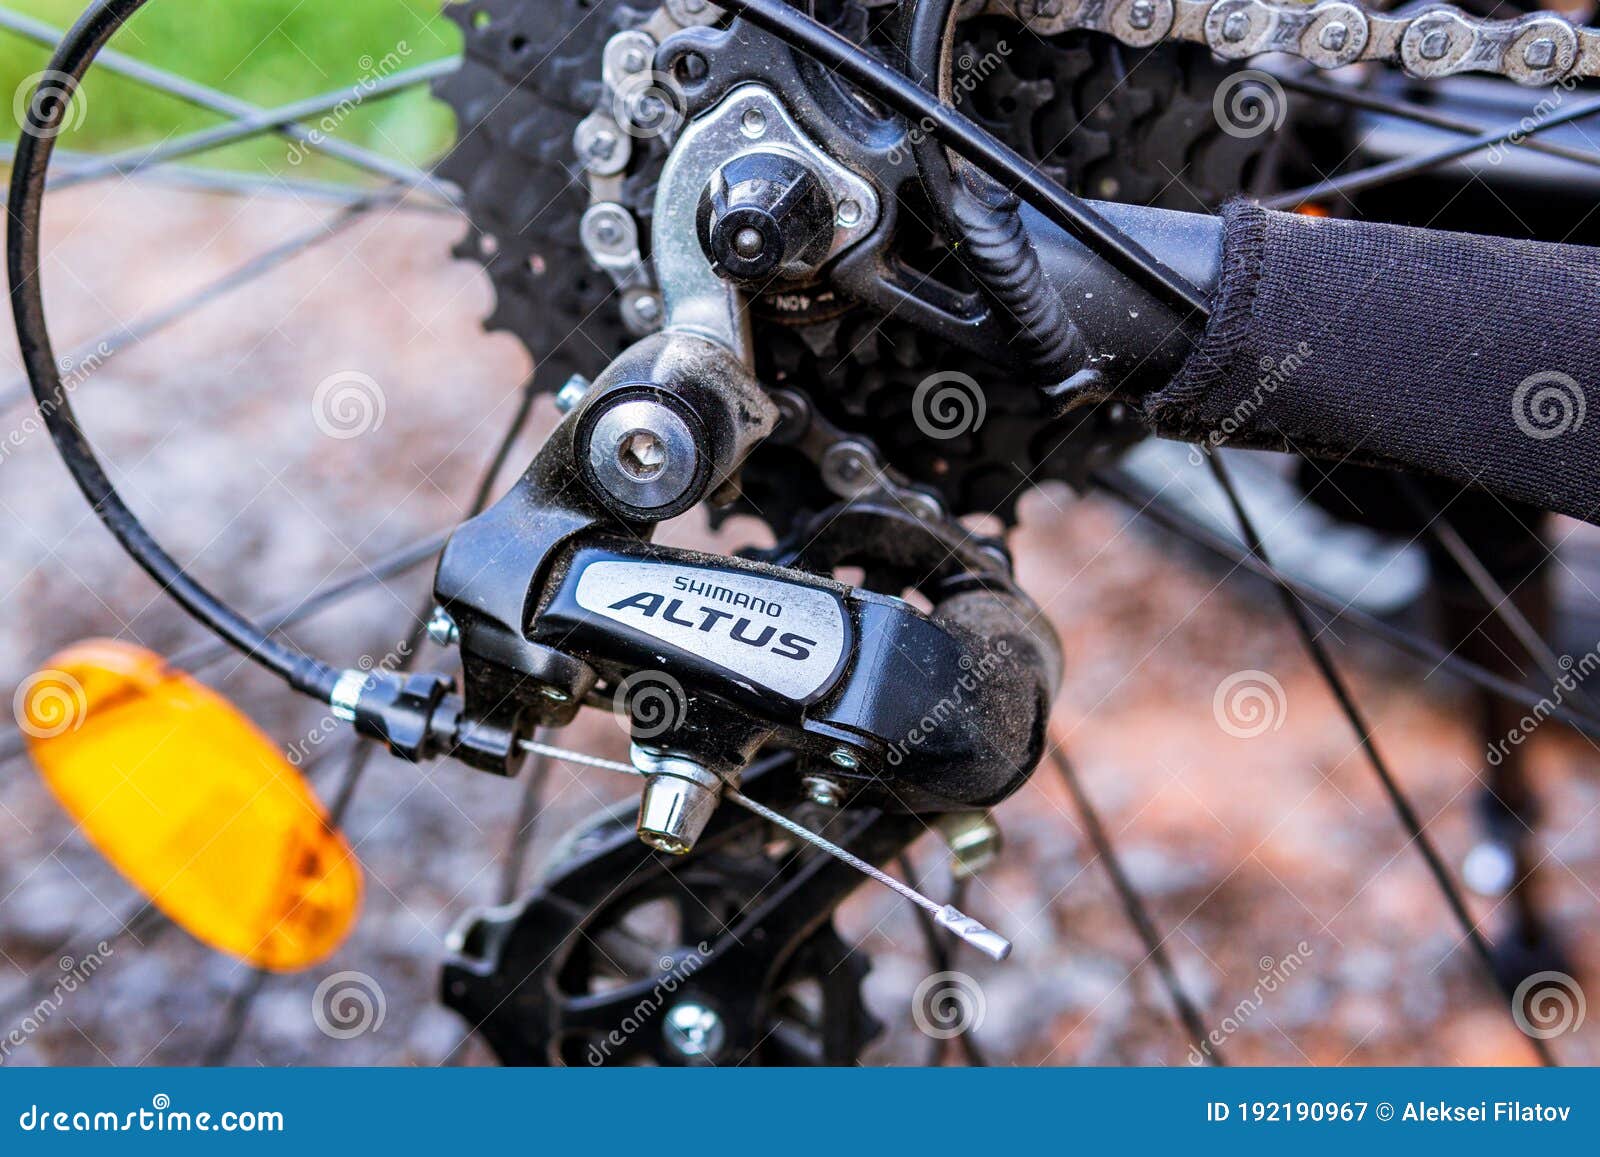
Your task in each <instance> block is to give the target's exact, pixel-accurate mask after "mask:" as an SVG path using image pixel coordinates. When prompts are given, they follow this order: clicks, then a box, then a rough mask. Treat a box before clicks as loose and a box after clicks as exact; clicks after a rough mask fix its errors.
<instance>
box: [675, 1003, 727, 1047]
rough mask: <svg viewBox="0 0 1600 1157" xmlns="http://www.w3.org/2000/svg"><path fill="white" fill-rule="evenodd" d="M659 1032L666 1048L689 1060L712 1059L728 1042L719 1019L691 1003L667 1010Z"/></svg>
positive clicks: (698, 1005)
mask: <svg viewBox="0 0 1600 1157" xmlns="http://www.w3.org/2000/svg"><path fill="white" fill-rule="evenodd" d="M662 1033H663V1035H664V1036H665V1037H666V1038H667V1043H668V1044H669V1045H671V1046H672V1047H673V1048H674V1049H676V1050H677V1051H678V1052H679V1053H682V1054H683V1055H684V1056H686V1057H689V1058H690V1059H692V1060H705V1061H710V1060H715V1059H716V1057H717V1055H718V1054H719V1053H721V1052H722V1046H723V1045H724V1044H725V1043H727V1039H728V1032H727V1028H726V1027H725V1026H724V1025H723V1023H722V1018H721V1017H720V1016H718V1015H717V1014H716V1012H714V1011H713V1010H712V1009H709V1008H707V1007H706V1006H705V1005H703V1004H695V1003H693V1002H692V1001H685V1002H684V1003H683V1004H678V1005H674V1006H673V1007H672V1008H671V1009H669V1010H668V1012H667V1016H666V1020H665V1022H664V1023H663V1026H662Z"/></svg>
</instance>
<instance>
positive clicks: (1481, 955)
mask: <svg viewBox="0 0 1600 1157" xmlns="http://www.w3.org/2000/svg"><path fill="white" fill-rule="evenodd" d="M1206 461H1207V463H1208V464H1209V465H1210V467H1211V474H1212V477H1214V478H1215V479H1216V480H1217V485H1218V486H1220V487H1222V492H1223V494H1224V495H1226V496H1227V499H1228V505H1229V507H1231V508H1232V510H1233V517H1234V519H1235V520H1236V521H1237V522H1238V524H1239V531H1240V533H1241V534H1243V535H1244V540H1245V545H1246V546H1247V547H1248V548H1249V550H1250V553H1251V554H1253V555H1255V557H1256V558H1257V559H1259V560H1260V561H1261V563H1262V565H1263V566H1267V567H1270V566H1271V565H1272V560H1271V559H1270V558H1268V557H1267V552H1266V548H1265V547H1264V546H1263V545H1262V543H1261V536H1260V535H1259V534H1257V533H1256V527H1255V522H1254V521H1253V520H1252V519H1251V517H1250V515H1249V513H1248V512H1247V511H1246V510H1245V508H1244V503H1243V502H1242V501H1241V500H1240V498H1239V492H1238V491H1237V490H1236V489H1234V485H1233V479H1232V478H1231V477H1230V476H1229V474H1228V469H1227V467H1226V466H1224V465H1223V463H1222V457H1221V455H1220V454H1210V455H1208V456H1207V458H1206ZM1274 573H1276V572H1274ZM1276 586H1277V590H1278V595H1279V598H1280V599H1281V601H1282V602H1283V605H1284V608H1285V609H1286V610H1287V611H1288V612H1289V617H1290V618H1291V619H1293V620H1294V625H1295V629H1296V630H1297V631H1298V632H1299V634H1300V638H1301V641H1302V642H1304V644H1305V647H1306V652H1307V654H1308V655H1309V656H1310V658H1311V661H1312V664H1313V665H1314V666H1315V667H1316V668H1317V671H1318V673H1319V674H1320V675H1321V676H1322V680H1323V682H1324V683H1326V684H1327V685H1328V690H1329V692H1330V693H1331V694H1332V695H1333V697H1334V699H1335V700H1336V701H1337V702H1338V704H1339V709H1340V710H1341V711H1343V712H1344V716H1345V718H1346V719H1348V720H1349V721H1350V727H1351V729H1352V730H1354V731H1355V733H1356V740H1357V742H1358V743H1359V744H1360V745H1361V749H1362V751H1363V752H1365V754H1366V757H1367V762H1368V763H1370V764H1371V765H1372V770H1373V773H1374V774H1375V775H1377V777H1378V782H1379V783H1380V784H1381V785H1382V787H1383V791H1384V794H1385V795H1386V796H1388V798H1389V804H1390V806H1391V807H1392V808H1393V809H1394V813H1395V816H1396V817H1397V818H1398V819H1399V820H1400V825H1401V827H1403V828H1404V829H1405V831H1406V834H1407V836H1408V837H1409V838H1410V840H1411V842H1412V843H1414V844H1416V846H1417V851H1418V852H1420V853H1421V855H1422V858H1423V861H1424V863H1426V865H1427V867H1428V871H1429V873H1430V874H1431V875H1432V876H1433V878H1434V882H1435V883H1437V884H1438V886H1439V891H1440V893H1441V894H1442V895H1443V896H1444V901H1445V904H1446V905H1447V906H1448V907H1449V909H1450V912H1451V914H1452V915H1453V916H1454V917H1455V920H1456V923H1457V924H1459V925H1460V927H1461V932H1462V935H1463V936H1464V937H1465V938H1466V941H1467V943H1468V944H1469V945H1471V947H1472V952H1473V954H1474V955H1475V956H1476V957H1477V958H1478V962H1479V964H1481V965H1482V966H1483V969H1484V971H1485V972H1486V973H1487V975H1488V978H1489V982H1490V983H1491V984H1492V985H1493V986H1494V989H1495V991H1496V992H1499V993H1500V994H1501V995H1503V996H1504V997H1505V998H1506V999H1507V1000H1508V1001H1514V999H1515V997H1514V994H1513V989H1512V988H1511V987H1510V986H1508V985H1506V984H1505V983H1503V982H1502V980H1501V978H1500V972H1499V969H1497V968H1496V967H1495V963H1494V954H1493V951H1492V950H1491V948H1490V947H1489V942H1488V940H1487V939H1485V938H1484V935H1483V933H1482V932H1481V931H1480V930H1479V929H1478V925H1477V923H1476V922H1475V921H1474V920H1473V919H1472V913H1471V912H1469V911H1468V910H1467V903H1466V900H1465V899H1464V898H1463V897H1462V895H1461V890H1460V889H1459V888H1457V887H1456V884H1455V881H1454V880H1452V879H1451V878H1450V872H1449V870H1448V869H1447V868H1446V867H1445V864H1444V860H1443V859H1442V858H1441V857H1440V855H1439V852H1438V849H1437V848H1435V847H1434V846H1433V841H1432V839H1430V838H1429V836H1428V833H1427V830H1426V829H1425V828H1424V827H1423V825H1422V820H1421V819H1420V817H1419V816H1418V815H1417V810H1416V808H1415V807H1414V806H1413V805H1412V803H1411V800H1410V798H1409V797H1407V795H1406V794H1405V791H1404V790H1403V789H1402V788H1401V787H1400V783H1399V781H1398V780H1396V779H1395V777H1394V774H1393V773H1392V772H1391V771H1390V769H1389V765H1388V763H1387V761H1385V759H1384V758H1383V755H1382V753H1381V752H1380V751H1379V750H1378V745H1377V742H1376V741H1375V740H1374V739H1373V738H1372V728H1371V727H1370V726H1368V724H1367V721H1366V718H1365V717H1364V716H1363V715H1362V713H1361V709H1360V707H1359V706H1357V704H1356V701H1355V699H1354V697H1353V696H1352V695H1351V693H1350V689H1349V687H1348V686H1347V685H1346V684H1345V681H1344V678H1343V677H1342V676H1341V675H1340V674H1339V670H1338V668H1337V667H1335V666H1334V664H1333V657H1332V656H1331V655H1330V654H1329V653H1328V649H1327V647H1326V646H1324V644H1323V642H1322V639H1321V637H1320V636H1319V635H1318V634H1317V631H1316V626H1315V624H1314V623H1313V622H1312V620H1311V616H1310V614H1309V613H1308V612H1307V611H1306V608H1305V607H1304V606H1302V605H1301V603H1300V600H1299V598H1298V596H1296V594H1295V592H1294V591H1293V589H1291V588H1290V587H1289V585H1288V584H1287V583H1284V582H1281V581H1280V582H1278V583H1277V584H1276ZM1529 1040H1530V1043H1531V1044H1532V1046H1533V1050H1534V1052H1535V1053H1537V1054H1538V1057H1539V1060H1540V1063H1542V1064H1545V1065H1553V1064H1555V1056H1554V1054H1553V1053H1552V1052H1551V1051H1550V1048H1549V1045H1548V1044H1547V1042H1545V1041H1543V1040H1540V1039H1539V1038H1537V1037H1530V1038H1529Z"/></svg>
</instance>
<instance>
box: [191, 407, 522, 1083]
mask: <svg viewBox="0 0 1600 1157" xmlns="http://www.w3.org/2000/svg"><path fill="white" fill-rule="evenodd" d="M535 382H536V379H535V378H533V377H529V378H528V380H527V381H526V382H525V383H523V386H522V397H521V399H520V400H519V402H518V403H517V409H516V412H515V413H513V414H512V416H511V421H510V423H509V424H508V426H507V427H506V431H505V433H504V434H502V435H501V437H500V442H499V444H498V445H497V446H496V447H495V452H494V454H493V455H491V456H490V459H489V464H488V466H487V467H486V468H485V469H484V472H483V476H482V478H481V479H480V481H479V483H478V487H477V491H476V493H474V495H473V499H472V505H471V508H470V509H469V511H468V517H469V518H470V517H472V516H474V515H477V514H481V513H482V512H483V510H484V508H485V507H487V506H488V505H489V499H490V497H491V496H492V495H493V493H494V485H495V480H496V479H498V478H499V476H500V472H501V470H502V469H504V467H505V463H506V460H507V459H508V458H509V457H510V455H511V450H512V448H513V447H515V446H516V444H517V439H518V438H520V437H521V436H522V431H523V429H524V428H525V427H526V426H527V424H528V418H529V417H530V416H531V415H532V413H533V403H534V399H535V398H536V397H537V392H536V385H535ZM432 606H433V598H432V594H431V592H430V594H429V597H428V599H427V601H426V603H425V605H424V606H423V607H422V609H421V611H420V612H419V613H418V614H417V616H416V619H415V621H414V622H413V623H412V626H411V630H410V632H409V633H408V635H407V637H406V641H405V642H404V643H403V644H402V645H401V647H400V648H399V652H398V653H399V655H400V662H399V664H398V665H397V669H398V670H400V671H406V670H409V669H410V667H411V663H412V660H413V659H414V658H415V657H416V655H417V653H418V652H419V651H420V650H421V648H422V640H423V639H424V638H425V637H426V636H427V621H428V613H429V611H430V610H431V609H432ZM377 750H378V748H377V746H376V745H375V744H373V743H371V742H358V743H357V744H356V746H355V748H354V749H353V750H352V751H351V752H350V759H349V761H348V762H347V763H346V764H345V768H344V775H343V776H342V777H341V779H340V783H339V788H338V793H337V795H336V796H335V797H334V802H333V805H332V806H331V807H330V808H329V809H328V820H329V823H331V824H332V825H333V826H334V827H335V828H338V827H342V826H343V825H344V819H345V816H346V815H347V814H349V810H350V807H351V805H352V804H353V803H354V802H355V796H356V792H357V790H358V789H359V788H360V786H361V782H362V779H363V777H364V776H365V775H366V771H367V767H368V766H369V765H370V763H371V761H372V756H373V754H374V753H375V752H376V751H377ZM266 978H267V973H266V972H264V971H263V970H261V969H259V968H258V969H253V970H252V972H251V976H250V978H249V979H248V980H246V981H245V983H244V984H243V985H241V986H240V987H239V989H238V990H237V991H236V992H235V993H234V996H233V998H232V1000H231V1001H230V1002H229V1015H228V1018H227V1020H226V1021H225V1022H224V1025H223V1031H222V1034H221V1035H220V1036H219V1037H218V1038H217V1039H216V1040H215V1041H214V1042H212V1046H211V1047H210V1049H209V1050H208V1052H207V1056H208V1059H207V1061H206V1063H207V1064H211V1065H221V1064H226V1063H227V1061H228V1058H230V1057H231V1056H232V1055H233V1050H234V1049H235V1048H237V1047H238V1044H239V1040H240V1039H241V1038H242V1037H243V1035H244V1030H245V1028H246V1026H247V1025H248V1024H249V1022H250V1010H251V1008H252V1006H253V1005H254V1004H255V999H256V997H257V996H258V995H259V994H260V993H261V990H262V988H263V986H264V984H265V981H266Z"/></svg>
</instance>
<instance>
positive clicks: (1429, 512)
mask: <svg viewBox="0 0 1600 1157" xmlns="http://www.w3.org/2000/svg"><path fill="white" fill-rule="evenodd" d="M1400 488H1401V490H1402V492H1403V493H1404V494H1405V496H1406V500H1407V501H1408V502H1410V503H1411V505H1412V506H1414V507H1415V508H1416V510H1417V513H1418V514H1419V515H1421V516H1422V518H1423V521H1424V522H1425V524H1426V528H1427V532H1428V534H1429V536H1430V537H1432V539H1433V540H1434V541H1435V542H1437V543H1438V544H1439V546H1440V547H1441V548H1442V549H1443V550H1444V552H1445V553H1446V554H1448V555H1449V556H1450V561H1451V562H1453V563H1455V564H1456V566H1457V567H1458V568H1459V569H1460V571H1461V573H1462V574H1464V575H1466V576H1467V581H1468V582H1470V583H1471V584H1472V588H1473V589H1474V590H1475V591H1477V592H1478V597H1479V598H1481V599H1482V600H1483V603H1484V606H1485V607H1486V608H1488V611H1489V613H1490V614H1491V615H1493V616H1494V617H1495V618H1497V619H1499V620H1500V622H1501V623H1503V624H1504V625H1505V628H1506V630H1508V631H1510V632H1511V634H1512V636H1513V637H1514V638H1515V639H1516V640H1517V642H1518V643H1519V644H1521V646H1522V649H1523V650H1524V651H1526V652H1527V654H1528V657H1529V658H1530V659H1532V660H1533V661H1534V662H1535V663H1536V664H1538V667H1539V670H1540V671H1541V672H1542V673H1543V675H1544V677H1545V678H1547V679H1549V680H1550V682H1551V683H1552V684H1560V683H1561V682H1562V680H1564V679H1566V678H1567V673H1566V672H1565V671H1564V670H1562V668H1561V662H1560V660H1558V659H1557V658H1556V654H1555V652H1554V651H1553V650H1551V649H1550V644H1549V643H1547V642H1545V640H1544V637H1543V636H1542V635H1540V634H1539V632H1538V630H1537V629H1536V628H1535V627H1534V625H1533V624H1532V623H1530V622H1529V621H1528V617H1527V616H1526V615H1524V614H1523V613H1522V609H1521V608H1520V607H1518V606H1517V604H1516V602H1515V601H1514V600H1513V599H1512V597H1511V593H1510V592H1509V591H1507V590H1506V589H1505V587H1503V586H1501V585H1500V583H1499V582H1497V581H1496V580H1495V577H1494V575H1492V574H1490V573H1489V568H1488V567H1486V566H1484V565H1483V560H1482V559H1480V558H1479V557H1478V554H1477V552H1476V551H1474V550H1473V549H1472V547H1471V546H1469V545H1468V544H1467V541H1466V539H1464V538H1462V537H1461V535H1460V533H1459V532H1458V531H1457V530H1456V528H1455V527H1454V526H1453V525H1451V523H1450V521H1449V519H1447V518H1446V517H1445V516H1444V513H1443V512H1442V511H1440V510H1438V509H1437V508H1435V507H1434V506H1433V505H1432V504H1431V503H1429V502H1428V500H1427V497H1426V496H1425V495H1424V494H1423V493H1422V491H1421V489H1420V488H1419V487H1418V486H1417V485H1416V484H1415V483H1413V482H1412V481H1411V479H1409V478H1401V479H1400ZM1571 694H1572V697H1573V698H1574V699H1575V700H1577V701H1578V703H1579V704H1580V705H1581V706H1582V707H1583V709H1584V710H1585V711H1589V712H1593V711H1595V710H1596V705H1595V701H1594V699H1593V697H1592V696H1590V695H1589V693H1588V692H1586V691H1585V690H1584V689H1583V687H1582V686H1581V685H1578V686H1574V687H1573V688H1572V691H1571Z"/></svg>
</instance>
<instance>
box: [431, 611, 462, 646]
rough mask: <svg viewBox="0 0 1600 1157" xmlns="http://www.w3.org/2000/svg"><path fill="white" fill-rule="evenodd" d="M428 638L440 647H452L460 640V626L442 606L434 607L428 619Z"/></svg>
mask: <svg viewBox="0 0 1600 1157" xmlns="http://www.w3.org/2000/svg"><path fill="white" fill-rule="evenodd" d="M428 638H430V639H432V640H433V641H434V642H435V643H438V644H439V646H441V647H454V646H455V645H456V644H457V643H459V642H460V641H461V628H460V627H457V626H456V621H455V620H454V619H452V618H451V617H450V612H449V611H447V610H445V609H444V608H443V607H434V608H433V614H432V616H431V617H430V618H429V619H428Z"/></svg>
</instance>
